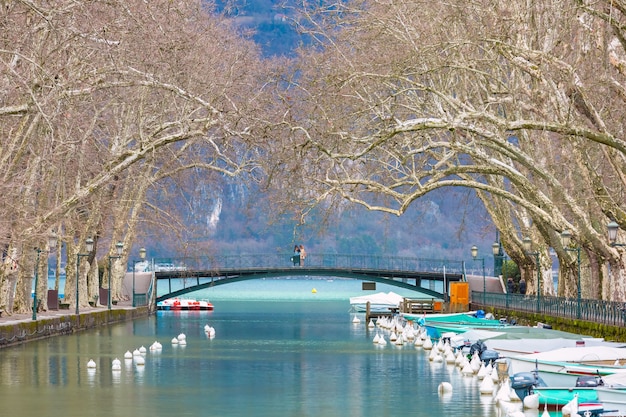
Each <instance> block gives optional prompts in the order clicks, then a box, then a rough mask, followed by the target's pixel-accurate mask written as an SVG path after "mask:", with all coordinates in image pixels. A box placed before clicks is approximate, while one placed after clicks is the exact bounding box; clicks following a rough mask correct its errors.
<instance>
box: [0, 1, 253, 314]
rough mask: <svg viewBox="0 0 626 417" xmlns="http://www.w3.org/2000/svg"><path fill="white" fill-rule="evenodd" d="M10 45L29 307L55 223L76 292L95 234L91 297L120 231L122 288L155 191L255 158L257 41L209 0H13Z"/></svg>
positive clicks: (8, 253) (4, 223)
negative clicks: (181, 176) (193, 173)
mask: <svg viewBox="0 0 626 417" xmlns="http://www.w3.org/2000/svg"><path fill="white" fill-rule="evenodd" d="M0 44H1V46H0V68H1V70H0V90H1V91H2V93H1V94H0V132H1V133H0V134H1V135H2V141H1V144H0V173H1V174H0V175H1V176H2V177H1V180H0V187H2V194H3V199H2V203H0V219H1V220H0V243H1V244H2V246H3V252H4V261H5V262H4V269H3V271H2V275H1V276H2V278H1V279H0V306H1V307H3V308H5V309H6V310H8V311H18V312H20V311H25V310H28V309H30V302H31V301H30V300H31V297H30V294H31V285H32V280H31V278H32V276H33V270H34V269H33V268H34V264H35V259H36V256H35V253H36V250H35V249H38V250H47V249H48V248H47V247H46V246H47V242H48V236H49V235H50V234H51V233H54V234H55V236H56V237H57V239H58V240H59V241H60V243H62V244H63V248H64V249H63V250H64V252H65V256H66V258H67V269H66V277H67V280H66V288H65V291H64V292H65V298H66V302H70V303H74V302H75V291H73V288H75V280H76V278H75V277H76V273H75V267H76V262H75V260H76V259H77V254H78V253H81V252H82V253H85V247H84V243H83V242H85V239H86V238H88V237H92V238H93V239H94V240H95V242H96V250H94V251H93V252H92V253H91V255H90V256H89V257H88V258H87V259H86V260H83V262H82V263H81V266H82V265H86V270H85V271H83V272H82V273H81V274H80V279H79V281H80V290H79V294H80V300H79V301H80V305H87V303H88V301H89V300H92V299H93V296H94V295H95V294H97V286H98V267H97V260H98V258H100V259H106V257H107V256H108V255H116V251H115V244H116V242H117V241H121V242H122V243H123V244H124V248H125V250H124V253H123V255H122V257H121V259H119V260H116V261H115V262H114V267H113V268H112V269H113V272H114V273H113V277H114V279H113V280H112V286H113V291H112V293H113V297H114V298H117V299H119V297H121V294H120V291H121V288H120V285H121V277H122V276H123V273H124V272H125V270H126V264H127V260H128V258H129V253H130V249H131V248H132V246H133V242H134V240H135V238H136V236H137V233H138V227H140V220H141V219H142V217H145V216H146V215H148V216H150V215H151V213H148V214H146V211H147V209H148V206H147V205H146V195H147V193H148V192H149V190H151V189H154V188H155V187H158V186H159V182H160V181H162V180H163V178H167V177H168V176H175V175H177V174H178V173H179V172H183V171H185V170H186V169H189V168H191V167H193V168H196V169H204V170H209V171H216V172H219V173H220V174H222V175H228V176H233V175H237V174H239V173H242V172H249V171H252V170H254V169H255V167H256V165H257V164H256V162H255V159H256V158H257V155H256V154H255V152H254V149H255V146H254V143H253V142H251V139H252V136H251V131H252V126H253V125H254V122H253V121H252V119H250V118H249V117H248V115H250V114H255V109H254V107H255V106H256V103H257V102H260V101H256V100H255V97H254V94H255V91H259V90H260V88H259V87H258V86H257V85H258V83H259V80H261V78H260V77H259V76H258V75H257V74H255V72H256V71H258V70H259V67H260V66H259V54H258V51H257V48H256V46H255V45H253V44H252V43H251V42H249V41H246V40H244V39H242V38H241V37H240V36H237V35H236V34H235V31H234V30H233V28H232V27H230V25H229V24H228V22H226V21H225V20H223V19H220V18H219V17H216V16H212V15H211V10H210V9H207V6H206V5H205V4H203V2H201V1H180V2H171V1H165V0H164V1H150V2H144V1H140V0H137V1H134V0H131V1H126V0H124V1H115V0H114V1H107V2H98V1H95V2H94V1H85V2H83V1H79V2H76V1H63V0H62V1H58V2H44V1H36V0H33V1H29V0H25V1H9V2H3V3H2V8H1V9H0ZM59 255H60V254H59ZM55 259H58V260H60V259H61V256H57V257H56V258H55ZM46 264H47V262H40V265H39V267H40V271H39V274H40V276H44V277H47V270H46ZM87 269H88V271H87ZM104 277H105V284H106V279H107V278H106V277H108V274H104ZM46 281H47V280H46V279H42V280H40V282H39V286H38V288H37V289H36V290H37V298H38V299H40V300H42V301H43V302H44V304H43V305H42V307H41V308H46V305H45V301H46V300H45V296H44V292H45V289H46V287H47V285H46Z"/></svg>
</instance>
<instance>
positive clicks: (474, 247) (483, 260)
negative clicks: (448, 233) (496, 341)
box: [471, 245, 487, 306]
mask: <svg viewBox="0 0 626 417" xmlns="http://www.w3.org/2000/svg"><path fill="white" fill-rule="evenodd" d="M471 251H472V258H474V260H475V261H482V263H483V306H486V305H487V304H486V294H487V279H486V277H485V258H477V256H478V248H477V247H476V245H474V246H472V249H471Z"/></svg>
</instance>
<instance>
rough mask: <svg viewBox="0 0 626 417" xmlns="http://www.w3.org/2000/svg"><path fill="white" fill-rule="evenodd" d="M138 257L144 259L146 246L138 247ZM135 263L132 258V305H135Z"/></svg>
mask: <svg viewBox="0 0 626 417" xmlns="http://www.w3.org/2000/svg"><path fill="white" fill-rule="evenodd" d="M139 258H141V261H143V260H144V259H146V248H141V249H139ZM141 261H140V262H141ZM136 263H137V261H136V260H135V259H133V307H136V305H135V264H136Z"/></svg>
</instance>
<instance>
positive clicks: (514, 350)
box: [450, 326, 624, 357]
mask: <svg viewBox="0 0 626 417" xmlns="http://www.w3.org/2000/svg"><path fill="white" fill-rule="evenodd" d="M478 340H481V341H483V342H484V343H485V345H486V346H487V347H488V348H489V349H493V350H496V351H498V352H500V355H501V356H502V357H511V356H519V355H526V354H531V353H539V352H547V351H551V350H555V349H560V348H565V347H579V346H581V345H583V346H611V347H621V346H624V344H623V343H615V342H607V341H605V340H604V339H602V338H594V337H589V336H584V335H580V334H575V333H568V332H563V331H560V330H554V329H545V328H537V327H527V326H509V327H502V328H493V329H481V328H478V329H471V330H468V331H467V332H465V333H459V334H457V335H455V336H454V337H452V338H451V339H450V344H451V345H452V346H453V347H461V346H464V345H469V344H472V343H474V342H476V341H478Z"/></svg>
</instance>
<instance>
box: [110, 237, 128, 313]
mask: <svg viewBox="0 0 626 417" xmlns="http://www.w3.org/2000/svg"><path fill="white" fill-rule="evenodd" d="M115 250H116V251H117V256H111V255H109V299H108V300H107V304H108V306H109V310H110V309H111V259H120V258H121V257H122V251H123V250H124V244H123V243H122V242H117V243H116V244H115Z"/></svg>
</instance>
